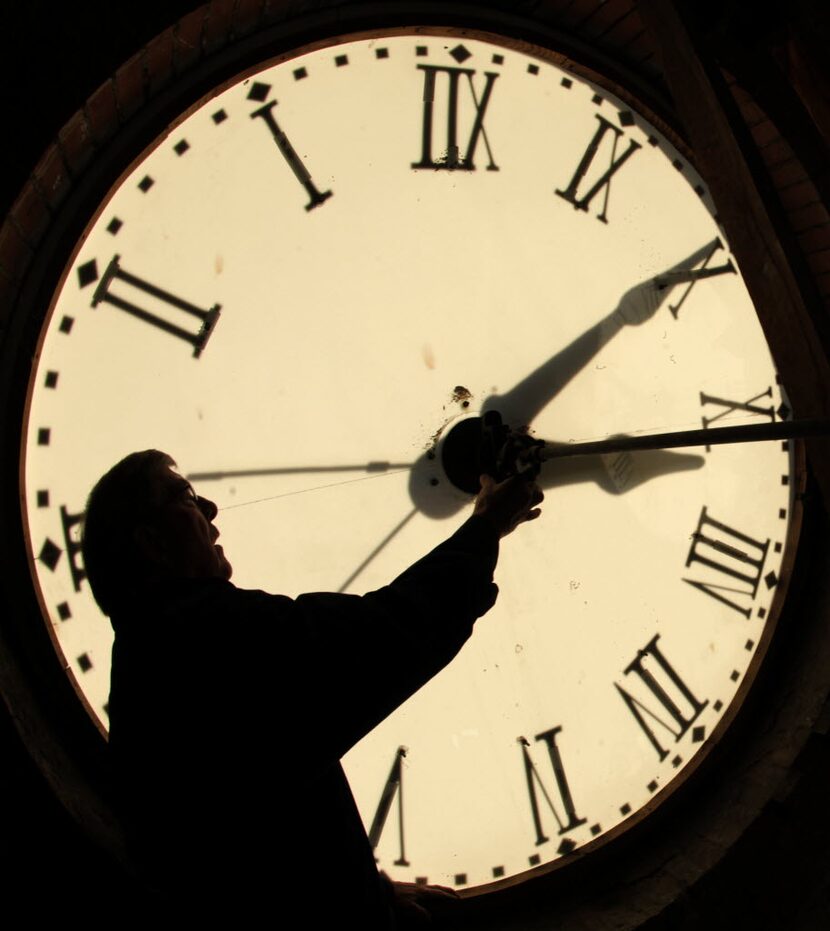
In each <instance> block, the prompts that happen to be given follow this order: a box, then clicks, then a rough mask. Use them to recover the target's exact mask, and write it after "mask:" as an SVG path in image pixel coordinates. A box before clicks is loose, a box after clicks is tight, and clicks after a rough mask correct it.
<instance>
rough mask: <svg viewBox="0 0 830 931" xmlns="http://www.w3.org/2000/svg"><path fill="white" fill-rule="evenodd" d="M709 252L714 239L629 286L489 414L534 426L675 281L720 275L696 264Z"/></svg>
mask: <svg viewBox="0 0 830 931" xmlns="http://www.w3.org/2000/svg"><path fill="white" fill-rule="evenodd" d="M710 253H711V244H707V245H705V246H703V247H701V248H699V249H696V250H695V251H694V252H692V253H691V255H688V256H687V257H686V258H684V259H682V260H681V261H680V262H678V263H677V264H675V265H673V266H672V267H671V268H668V269H666V270H665V271H663V272H661V273H660V274H658V275H655V276H654V277H651V278H648V279H646V280H645V281H641V282H640V283H639V284H636V285H634V287H632V288H629V289H628V291H626V292H625V294H623V296H622V297H621V298H620V301H619V303H618V304H617V306H616V307H615V308H614V310H612V311H611V313H609V314H608V315H607V316H606V317H604V318H603V319H601V320H600V321H599V322H598V323H595V324H594V325H593V326H592V327H591V328H590V329H588V330H586V331H585V332H584V333H582V334H581V335H580V336H578V337H577V338H576V339H575V340H574V341H573V342H572V343H570V345H568V346H566V347H565V348H564V349H561V350H560V351H559V352H557V353H556V354H555V355H553V356H551V357H550V359H548V360H547V361H546V362H543V363H542V365H540V366H539V367H538V368H537V369H535V370H534V371H532V372H531V373H530V374H529V375H527V376H526V377H525V378H523V379H522V380H521V381H520V382H518V384H516V385H514V386H513V387H512V388H511V389H510V390H509V391H507V392H506V393H505V394H494V395H491V396H490V397H489V398H487V400H486V401H485V402H484V404H483V407H482V410H483V411H484V412H485V413H486V412H487V411H498V412H499V413H500V414H501V416H502V419H503V420H504V422H505V423H508V424H510V425H511V426H513V427H518V426H530V424H531V423H532V422H533V419H534V418H535V417H536V416H537V415H538V414H539V412H540V411H542V410H543V409H544V408H545V407H546V406H547V405H548V404H549V403H550V402H551V401H552V400H553V399H554V398H555V397H556V396H557V395H558V394H559V392H560V391H561V390H562V389H563V388H564V387H565V386H566V385H567V384H568V383H569V382H570V381H572V380H573V378H574V377H575V376H576V375H578V374H579V373H580V372H581V371H582V370H583V369H585V368H586V367H587V366H588V364H589V363H590V362H591V361H592V360H593V359H594V358H595V357H596V356H597V354H598V353H599V352H600V350H601V349H602V348H603V347H604V346H606V345H608V343H610V342H611V340H613V339H614V337H615V336H616V335H617V334H618V333H620V332H621V331H622V330H623V329H625V327H627V326H640V325H641V324H643V323H645V322H646V321H647V320H651V318H652V317H653V316H654V315H655V314H656V313H657V311H658V310H659V309H660V307H661V306H662V305H663V304H664V303H665V301H666V299H667V298H668V296H669V295H670V294H671V292H672V289H673V288H674V287H675V286H676V285H679V284H683V283H687V282H690V281H693V280H695V279H696V278H701V277H709V276H710V275H714V274H717V273H718V271H719V269H706V268H703V269H696V268H695V266H696V265H698V264H699V263H701V262H704V261H705V260H706V259H707V258H708V257H709V255H710Z"/></svg>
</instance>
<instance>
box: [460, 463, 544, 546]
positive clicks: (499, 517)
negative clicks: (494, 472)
mask: <svg viewBox="0 0 830 931" xmlns="http://www.w3.org/2000/svg"><path fill="white" fill-rule="evenodd" d="M479 481H480V482H481V491H480V492H479V493H478V497H477V498H476V502H475V507H474V508H473V514H481V515H482V516H483V517H486V518H487V519H488V520H489V521H491V522H492V523H493V525H494V526H495V527H496V530H498V532H499V536H500V537H504V536H507V534H508V533H511V532H512V531H513V530H515V529H516V527H518V526H519V524H522V523H524V522H525V521H528V520H535V519H536V518H537V517H538V516H539V515H540V514H541V513H542V511H541V508H538V507H536V505H537V504H541V503H542V500H543V499H544V497H545V496H544V495H543V494H542V491H541V489H540V488H539V486H538V485H537V484H536V482H529V481H528V480H527V479H525V478H523V477H522V476H520V475H513V476H511V477H510V478H508V479H505V480H504V481H503V482H496V480H495V479H493V478H492V477H491V476H489V475H482V476H481V477H480V479H479Z"/></svg>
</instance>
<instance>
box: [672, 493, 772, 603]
mask: <svg viewBox="0 0 830 931" xmlns="http://www.w3.org/2000/svg"><path fill="white" fill-rule="evenodd" d="M769 544H770V541H769V540H765V541H764V542H761V541H760V540H755V539H753V538H752V537H749V536H747V535H746V534H745V533H741V532H740V531H739V530H735V528H734V527H730V526H728V525H727V524H722V523H721V522H720V521H718V520H715V519H714V518H713V517H710V516H709V513H708V511H707V510H706V507H705V505H704V507H703V510H702V511H701V512H700V519H699V520H698V522H697V529H696V530H695V532H694V533H693V534H692V545H691V547H690V548H689V556H688V558H687V559H686V568H687V569H688V568H689V567H690V566H692V565H697V566H704V567H705V568H706V569H708V570H709V571H708V572H707V574H706V575H707V580H706V581H701V580H699V579H683V581H684V582H687V583H688V584H689V585H692V586H694V588H696V589H698V591H701V592H703V593H704V594H706V595H709V597H710V598H714V599H715V600H716V601H719V602H721V604H725V605H726V606H727V607H729V608H732V610H733V611H737V612H738V614H742V615H743V616H744V617H745V618H747V619H748V618H749V615H750V613H751V610H752V608H751V604H752V601H753V600H754V599H755V596H756V594H757V593H758V586H759V584H760V582H761V576H762V574H763V571H764V561H765V560H766V558H767V551H768V550H769ZM715 579H717V581H714V580H715ZM765 581H766V583H767V585H768V587H770V588H772V587H773V586H774V585H775V584H776V581H777V580H776V578H775V575H774V574H773V573H770V574H769V575H767V576H766V579H765ZM724 593H727V594H724ZM733 599H740V602H739V601H737V600H733Z"/></svg>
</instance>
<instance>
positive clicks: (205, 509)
mask: <svg viewBox="0 0 830 931" xmlns="http://www.w3.org/2000/svg"><path fill="white" fill-rule="evenodd" d="M199 507H200V508H201V509H202V513H203V514H204V515H205V517H206V518H207V519H208V520H213V518H214V517H216V515H217V514H218V513H219V508H217V507H216V505H215V504H214V503H213V502H212V501H211V500H210V498H203V497H202V496H201V495H199Z"/></svg>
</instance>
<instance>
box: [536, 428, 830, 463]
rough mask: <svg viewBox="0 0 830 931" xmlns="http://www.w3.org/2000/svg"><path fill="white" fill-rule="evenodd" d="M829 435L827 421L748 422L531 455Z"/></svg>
mask: <svg viewBox="0 0 830 931" xmlns="http://www.w3.org/2000/svg"><path fill="white" fill-rule="evenodd" d="M828 434H830V420H791V421H789V422H788V423H761V424H748V425H744V426H737V427H715V428H712V429H708V430H679V431H677V432H675V433H652V434H651V435H649V436H624V435H621V436H610V437H608V439H605V440H596V441H595V442H590V443H548V442H546V443H545V445H544V447H539V448H538V452H537V453H536V454H535V455H536V456H537V457H538V459H539V460H540V461H542V462H546V461H547V460H549V459H563V458H566V457H568V456H590V455H597V454H605V453H623V452H632V451H634V450H638V449H677V448H678V447H681V446H715V445H721V444H723V443H758V442H761V441H763V440H789V439H794V438H797V437H804V436H824V435H828Z"/></svg>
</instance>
